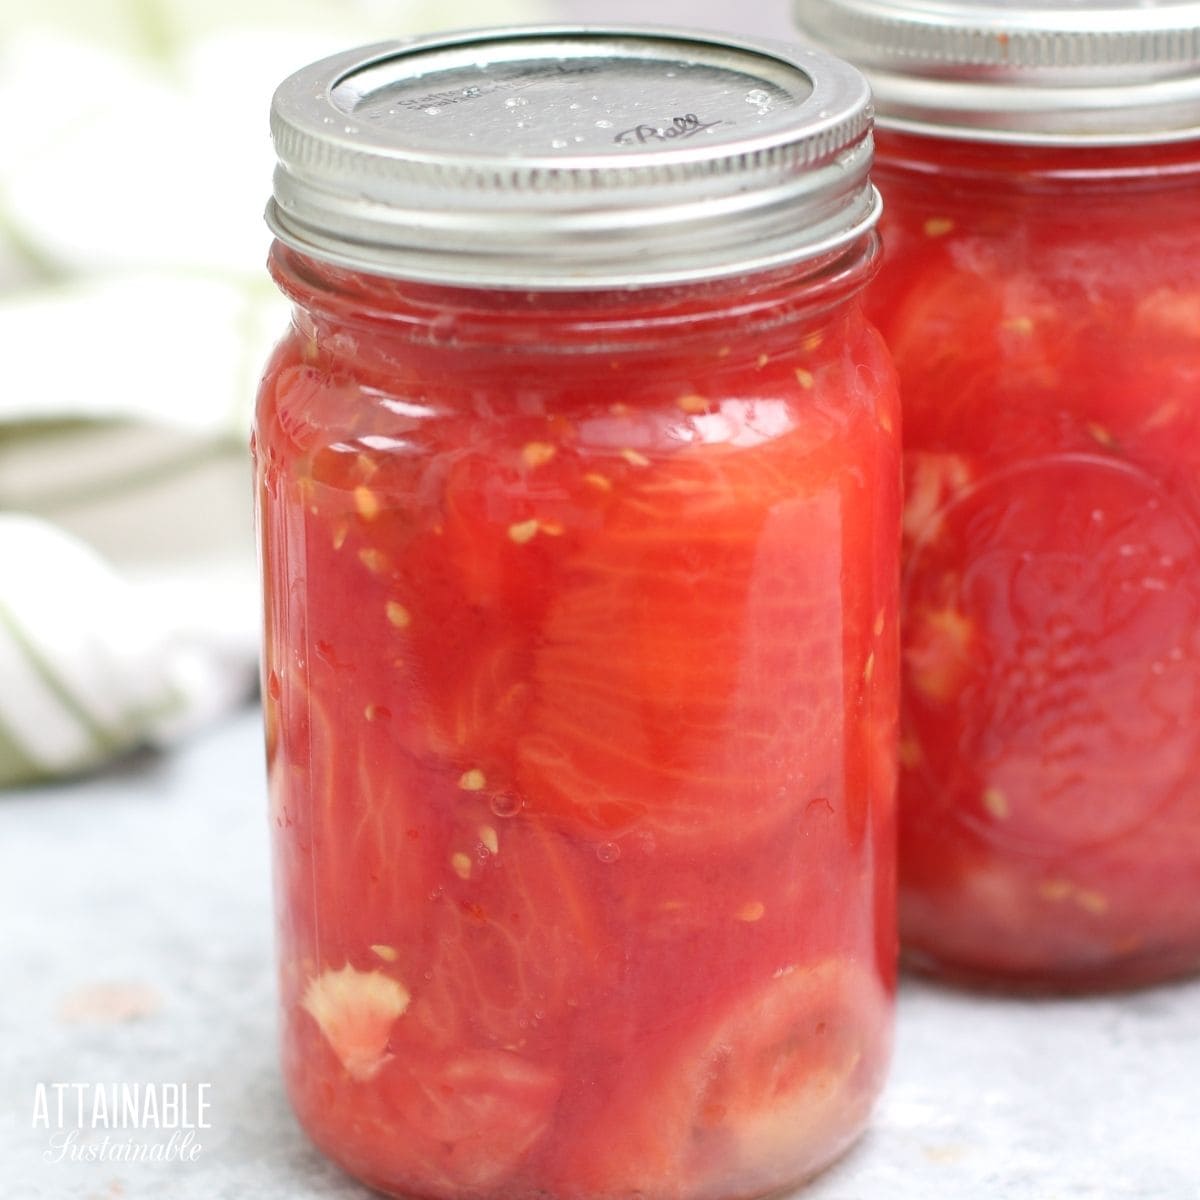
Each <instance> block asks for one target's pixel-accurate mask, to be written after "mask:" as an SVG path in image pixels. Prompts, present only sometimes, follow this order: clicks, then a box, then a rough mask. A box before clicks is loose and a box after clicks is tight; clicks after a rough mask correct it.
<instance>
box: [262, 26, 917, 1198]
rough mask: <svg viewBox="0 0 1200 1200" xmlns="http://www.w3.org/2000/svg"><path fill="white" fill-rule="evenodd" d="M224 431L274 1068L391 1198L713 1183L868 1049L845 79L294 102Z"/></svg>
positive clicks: (625, 57) (351, 57)
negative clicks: (264, 326)
mask: <svg viewBox="0 0 1200 1200" xmlns="http://www.w3.org/2000/svg"><path fill="white" fill-rule="evenodd" d="M273 121H274V134H275V141H276V146H277V149H278V153H279V158H280V165H279V169H278V171H277V174H276V181H275V194H274V199H273V201H272V203H271V206H270V209H269V220H270V223H271V225H272V228H273V230H274V232H275V234H276V238H277V241H276V243H275V246H274V249H273V251H272V255H271V270H272V273H273V275H274V277H275V279H276V281H277V282H278V284H279V285H280V287H281V288H282V289H283V290H284V292H285V293H286V294H287V295H288V296H289V297H290V298H291V299H292V301H293V303H294V306H295V308H294V313H295V317H294V323H293V326H292V328H291V329H290V330H289V332H288V333H287V335H286V337H285V338H284V339H283V341H282V342H281V344H280V345H279V347H278V349H277V351H276V352H275V355H274V357H273V359H272V360H271V362H270V365H269V366H268V368H267V372H266V375H265V378H264V381H263V384H262V389H261V394H260V402H259V412H258V420H257V427H256V432H255V454H256V461H257V470H258V484H259V505H260V512H259V525H260V534H261V544H262V557H263V566H264V573H265V582H266V661H265V668H264V670H265V685H264V691H265V696H266V720H267V736H268V755H269V765H270V781H271V797H272V815H273V826H274V829H273V834H274V847H275V865H276V885H277V910H278V918H279V950H280V963H281V970H280V979H281V985H280V986H281V995H282V1005H283V1062H284V1072H285V1076H286V1083H287V1088H288V1092H289V1095H290V1098H291V1101H292V1104H293V1106H294V1107H295V1110H296V1112H297V1113H298V1115H299V1117H300V1120H301V1121H302V1123H303V1125H304V1126H305V1128H306V1129H307V1131H308V1132H309V1134H310V1135H311V1136H312V1138H313V1140H314V1141H315V1142H316V1143H317V1144H318V1145H319V1146H320V1147H322V1148H323V1149H324V1150H325V1151H326V1152H327V1153H328V1154H329V1155H330V1156H331V1157H333V1158H334V1159H336V1160H337V1161H338V1162H339V1163H341V1164H342V1165H343V1166H345V1167H346V1168H347V1169H348V1170H349V1171H351V1172H352V1173H354V1174H355V1175H357V1176H359V1177H360V1178H361V1179H363V1180H365V1181H366V1182H368V1183H369V1184H371V1185H372V1186H374V1187H376V1188H379V1189H381V1190H383V1191H386V1192H391V1193H393V1194H397V1195H399V1194H403V1195H406V1196H420V1197H446V1198H449V1197H463V1196H472V1197H486V1196H497V1197H499V1196H503V1197H534V1196H537V1197H564V1198H565V1197H571V1198H575V1200H582V1198H585V1197H614V1198H615V1197H634V1196H651V1197H655V1198H658V1200H666V1198H668V1197H678V1198H681V1200H690V1198H692V1197H712V1198H714V1200H715V1198H722V1197H746V1196H753V1195H757V1194H760V1193H767V1192H771V1191H775V1190H777V1189H779V1188H781V1187H784V1186H787V1185H790V1184H792V1183H794V1182H797V1181H799V1180H801V1179H803V1178H805V1177H807V1176H809V1175H811V1174H813V1173H814V1172H815V1171H817V1170H818V1169H820V1168H821V1167H822V1166H823V1165H825V1164H826V1163H827V1162H829V1161H830V1160H831V1159H832V1158H834V1157H836V1156H837V1155H838V1154H839V1153H840V1152H841V1151H842V1150H843V1149H844V1148H845V1147H846V1146H848V1145H849V1144H850V1142H851V1141H852V1140H853V1139H854V1138H855V1137H856V1136H857V1134H858V1133H859V1132H860V1130H861V1129H862V1127H863V1125H864V1122H865V1121H866V1118H867V1115H868V1111H869V1109H870V1107H871V1104H872V1101H873V1099H874V1097H875V1095H876V1093H877V1091H878V1089H879V1088H880V1086H881V1083H882V1080H883V1076H884V1072H885V1068H886V1061H887V1058H888V1049H889V1043H890V1027H891V1007H892V992H893V984H894V979H893V974H894V972H893V958H894V938H895V935H894V895H893V891H894V881H893V869H892V854H893V789H894V782H895V779H894V765H893V763H894V752H895V738H896V729H897V723H898V716H897V709H898V698H897V693H898V671H899V668H898V653H899V652H898V619H897V607H898V595H897V593H898V557H899V522H900V500H899V493H900V467H899V447H898V442H897V436H898V416H897V399H896V394H895V386H894V380H893V372H892V368H891V366H890V363H889V360H888V358H887V356H886V352H885V351H884V349H883V345H882V342H881V339H880V338H879V337H878V335H877V334H876V333H875V332H874V331H873V330H872V329H871V328H870V327H869V326H868V325H867V324H866V323H865V321H864V318H863V316H862V313H861V309H860V304H859V293H860V290H861V289H862V287H863V286H864V284H865V283H866V281H867V279H868V278H869V277H870V275H871V273H872V271H873V264H874V260H875V251H876V242H875V235H874V232H873V227H874V225H875V221H876V217H877V214H878V198H877V196H876V193H875V192H874V190H873V188H872V186H871V184H870V181H869V178H868V168H869V165H870V160H871V137H870V112H869V103H868V91H867V88H866V85H865V82H864V81H863V79H862V77H861V76H860V75H859V74H858V73H857V72H856V71H854V70H853V69H852V68H849V67H847V66H845V65H844V64H842V63H839V62H837V61H836V60H834V59H831V58H829V57H828V56H825V55H823V54H819V53H816V52H807V51H793V50H789V49H781V48H779V47H773V46H770V45H766V46H759V45H756V44H752V43H748V42H739V41H726V40H723V39H719V38H716V37H712V36H707V35H701V34H688V33H677V32H670V31H656V32H637V31H631V30H620V29H596V28H589V29H573V28H550V29H540V28H539V29H523V30H514V31H492V32H484V33H474V34H455V35H449V36H440V37H434V38H430V39H425V40H421V41H416V42H408V43H397V44H394V45H385V46H377V47H372V48H368V49H366V50H358V51H353V52H351V53H348V54H345V55H342V56H340V57H337V58H333V59H330V60H327V61H324V62H321V63H317V64H316V65H314V66H312V67H309V68H307V69H305V70H303V71H301V72H299V73H298V74H297V75H295V76H293V77H292V78H291V79H290V80H288V81H287V82H286V83H284V84H283V86H282V87H281V88H280V90H279V92H278V93H277V94H276V97H275V101H274V108H273Z"/></svg>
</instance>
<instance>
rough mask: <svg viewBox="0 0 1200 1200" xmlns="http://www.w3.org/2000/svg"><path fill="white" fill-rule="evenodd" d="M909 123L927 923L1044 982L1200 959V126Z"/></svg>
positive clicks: (911, 402) (961, 970)
mask: <svg viewBox="0 0 1200 1200" xmlns="http://www.w3.org/2000/svg"><path fill="white" fill-rule="evenodd" d="M880 143H881V145H880V149H881V158H882V164H881V168H880V170H879V172H878V179H879V183H880V186H881V188H882V190H883V192H884V196H885V200H886V203H887V216H886V221H885V226H886V227H885V235H884V236H885V242H886V256H885V265H884V270H883V272H882V274H881V277H880V279H879V281H878V283H877V285H875V286H874V288H873V290H872V292H871V294H870V297H869V308H870V311H871V314H872V317H873V318H874V320H875V321H876V322H877V324H878V325H879V327H880V328H881V330H882V331H883V332H884V334H885V337H886V338H887V340H888V343H889V345H890V347H891V349H892V351H893V353H894V355H895V358H896V362H897V366H898V368H899V371H900V376H901V385H902V394H903V397H904V403H905V469H906V485H907V501H906V513H905V535H906V538H905V542H906V553H905V568H904V570H905V574H904V589H903V596H904V608H905V616H904V628H903V642H904V646H905V650H904V661H903V678H904V685H903V695H904V699H903V709H904V717H903V731H902V740H901V762H902V764H903V767H902V772H901V914H902V915H901V931H902V937H903V939H904V941H905V942H906V944H907V946H908V948H909V950H910V951H911V953H912V954H913V956H914V958H916V959H917V960H918V961H920V962H923V963H925V964H926V965H927V966H930V967H932V968H933V969H936V970H941V971H944V972H947V973H950V974H955V975H962V976H966V977H969V978H975V979H983V980H988V979H994V980H1006V981H1011V982H1016V983H1020V984H1024V985H1029V986H1035V987H1037V986H1050V987H1103V986H1123V985H1128V984H1133V983H1139V982H1145V981H1148V980H1152V979H1155V978H1159V977H1163V976H1167V975H1172V974H1178V973H1181V972H1185V971H1190V970H1193V969H1195V968H1196V967H1197V965H1200V899H1198V897H1200V473H1198V470H1200V146H1197V145H1195V144H1192V145H1190V146H1183V147H1177V148H1170V147H1165V148H1162V147H1160V148H1153V147H1151V148H1142V149H1125V150H1115V149H1113V150H1089V151H1084V150H1051V149H1021V148H1013V147H1002V146H976V145H971V144H961V145H960V144H956V143H947V142H934V141H925V140H922V139H917V138H908V137H900V136H897V135H889V134H884V135H883V136H882V137H881V138H880Z"/></svg>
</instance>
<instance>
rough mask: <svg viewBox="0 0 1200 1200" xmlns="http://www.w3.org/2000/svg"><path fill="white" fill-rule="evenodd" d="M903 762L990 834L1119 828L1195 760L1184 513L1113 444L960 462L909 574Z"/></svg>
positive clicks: (1046, 842) (1193, 557) (1196, 711)
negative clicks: (998, 463) (1110, 452)
mask: <svg viewBox="0 0 1200 1200" xmlns="http://www.w3.org/2000/svg"><path fill="white" fill-rule="evenodd" d="M905 607H906V615H905V686H906V706H907V725H908V735H909V740H908V744H907V747H906V750H907V753H906V759H907V765H908V766H909V767H910V769H913V770H917V771H920V772H922V774H923V777H924V779H925V782H926V783H927V785H929V786H930V788H931V790H932V791H933V792H934V793H935V794H937V795H939V796H940V797H941V798H943V799H944V800H945V801H946V802H947V803H948V804H949V805H950V806H951V807H952V808H953V811H954V814H955V815H956V816H957V817H958V818H960V819H962V820H964V821H966V822H967V823H969V824H970V825H972V826H973V827H974V828H976V829H977V830H980V831H983V832H985V833H986V835H987V836H988V838H989V839H991V840H993V841H996V842H1000V843H1008V844H1014V845H1019V846H1021V847H1023V848H1025V849H1028V850H1041V851H1045V852H1053V851H1055V850H1059V849H1064V848H1078V847H1082V846H1086V845H1093V844H1097V843H1102V842H1106V841H1109V840H1112V839H1116V838H1120V837H1122V836H1125V835H1127V834H1130V833H1132V832H1134V831H1135V830H1136V829H1138V828H1139V827H1140V826H1142V825H1144V823H1145V822H1147V821H1148V820H1150V819H1152V818H1153V815H1154V813H1155V812H1156V811H1157V810H1158V809H1159V808H1161V807H1162V806H1163V805H1164V804H1165V803H1167V802H1169V801H1170V800H1171V799H1172V797H1173V796H1175V795H1176V794H1177V793H1178V790H1179V788H1180V786H1181V785H1182V784H1183V783H1184V782H1185V781H1186V780H1188V778H1189V777H1195V776H1196V774H1197V772H1200V533H1198V530H1197V525H1196V522H1195V519H1194V518H1193V516H1192V515H1191V513H1190V512H1189V511H1188V509H1187V508H1186V507H1185V505H1184V503H1183V502H1182V501H1181V499H1180V498H1179V497H1177V496H1174V495H1172V494H1171V493H1169V492H1168V491H1167V490H1166V489H1165V488H1164V487H1163V485H1162V484H1160V483H1159V482H1158V481H1157V480H1155V479H1154V478H1152V477H1151V476H1149V475H1148V474H1146V473H1145V472H1144V471H1142V470H1141V469H1140V468H1138V467H1135V466H1133V465H1130V464H1127V463H1124V462H1122V461H1120V460H1118V459H1116V458H1108V457H1101V456H1093V455H1085V454H1062V455H1057V456H1054V457H1050V458H1045V459H1040V460H1038V461H1035V462H1031V463H1027V464H1022V465H1020V466H1017V467H1014V468H1011V469H1009V470H1006V471H1003V472H1001V473H999V474H995V475H991V476H988V477H986V478H984V479H982V480H979V481H967V480H964V481H963V486H961V487H960V488H959V489H958V490H956V491H955V492H954V493H953V494H952V495H951V497H950V498H949V500H948V501H947V503H946V504H945V505H944V507H942V508H941V509H940V511H938V512H937V513H936V514H932V519H931V520H929V521H928V522H926V523H925V524H924V527H923V530H922V531H921V533H920V534H918V536H917V539H916V542H915V545H914V547H913V550H912V553H911V554H910V556H909V562H908V570H907V575H906V581H905Z"/></svg>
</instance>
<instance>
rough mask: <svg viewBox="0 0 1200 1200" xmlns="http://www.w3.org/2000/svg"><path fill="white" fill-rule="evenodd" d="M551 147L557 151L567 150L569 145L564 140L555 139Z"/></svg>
mask: <svg viewBox="0 0 1200 1200" xmlns="http://www.w3.org/2000/svg"><path fill="white" fill-rule="evenodd" d="M550 145H551V146H553V147H554V149H555V150H565V149H566V148H567V143H566V142H565V141H564V140H563V139H562V138H555V139H554V140H553V141H552V142H551V143H550Z"/></svg>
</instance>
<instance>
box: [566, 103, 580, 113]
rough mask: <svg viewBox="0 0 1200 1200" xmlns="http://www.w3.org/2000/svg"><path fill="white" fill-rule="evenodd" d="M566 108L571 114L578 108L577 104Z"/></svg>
mask: <svg viewBox="0 0 1200 1200" xmlns="http://www.w3.org/2000/svg"><path fill="white" fill-rule="evenodd" d="M567 108H569V109H570V110H571V112H575V111H576V110H577V109H578V108H579V105H578V104H568V105H567Z"/></svg>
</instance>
